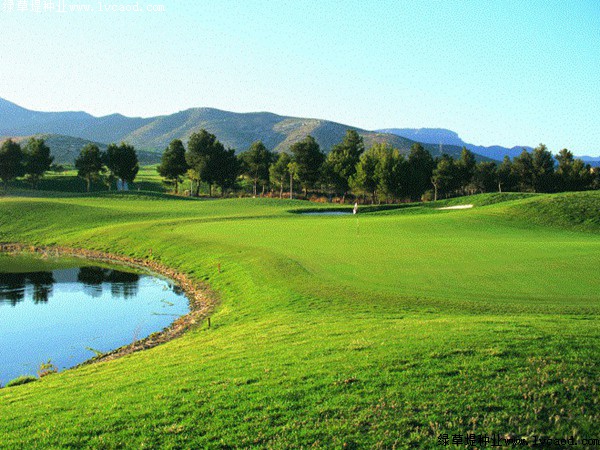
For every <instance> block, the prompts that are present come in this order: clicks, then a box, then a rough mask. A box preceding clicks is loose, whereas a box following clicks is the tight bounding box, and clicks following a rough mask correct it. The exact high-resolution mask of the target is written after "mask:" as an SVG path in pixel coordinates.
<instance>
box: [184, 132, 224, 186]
mask: <svg viewBox="0 0 600 450" xmlns="http://www.w3.org/2000/svg"><path fill="white" fill-rule="evenodd" d="M224 152H225V147H224V146H223V144H221V143H220V142H219V141H218V140H217V137H216V136H215V135H214V134H211V133H209V132H208V131H206V130H205V129H202V130H200V131H199V132H198V133H193V134H192V135H191V136H190V139H189V141H188V148H187V152H186V153H185V160H186V161H187V163H188V165H189V167H190V170H192V171H194V172H195V178H196V179H198V180H200V181H202V182H204V183H206V184H208V191H209V195H210V196H211V197H212V188H213V185H214V184H215V182H216V181H217V176H218V175H217V172H218V165H219V159H220V156H221V154H222V153H224ZM199 191H200V183H198V184H197V187H196V196H197V195H198V194H199Z"/></svg>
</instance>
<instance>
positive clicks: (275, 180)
mask: <svg viewBox="0 0 600 450" xmlns="http://www.w3.org/2000/svg"><path fill="white" fill-rule="evenodd" d="M291 161H292V159H291V158H290V155H288V154H287V153H280V154H279V157H278V158H277V160H276V161H275V163H273V164H272V165H271V167H270V168H269V179H270V181H271V185H272V186H275V187H276V188H278V189H279V198H283V191H284V189H286V188H287V187H288V186H289V184H290V168H289V164H290V162H291Z"/></svg>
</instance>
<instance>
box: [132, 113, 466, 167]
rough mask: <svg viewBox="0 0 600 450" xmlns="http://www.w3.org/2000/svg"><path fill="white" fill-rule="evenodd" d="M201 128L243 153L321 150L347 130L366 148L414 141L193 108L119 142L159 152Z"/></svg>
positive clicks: (405, 146)
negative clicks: (313, 143)
mask: <svg viewBox="0 0 600 450" xmlns="http://www.w3.org/2000/svg"><path fill="white" fill-rule="evenodd" d="M201 128H204V129H206V130H208V131H209V132H210V133H212V134H214V135H216V136H217V138H218V139H219V140H220V141H221V142H223V144H225V146H226V147H231V148H234V149H236V150H238V151H244V150H246V149H247V148H248V147H250V144H252V142H254V141H257V140H262V141H263V143H264V144H265V145H266V146H267V148H270V149H274V150H275V151H278V152H282V151H287V150H288V149H289V147H290V146H291V145H292V144H294V143H295V142H298V141H300V140H302V139H304V138H305V137H306V136H307V135H309V134H310V135H312V136H313V137H314V138H315V139H316V140H317V142H318V143H319V145H320V146H321V148H322V149H323V150H325V151H327V152H328V151H329V150H331V148H332V147H333V146H334V145H336V144H338V143H339V142H341V141H342V139H343V138H344V136H345V134H346V130H348V129H349V128H352V129H355V130H357V131H358V132H359V134H360V135H361V136H363V138H364V140H365V145H366V147H367V148H368V147H371V146H372V145H373V144H375V143H379V142H386V143H389V144H390V145H392V146H394V147H396V148H398V149H400V150H402V151H403V152H405V153H408V151H409V150H410V147H411V145H412V144H414V141H411V140H409V139H406V138H403V137H400V136H395V135H393V134H385V133H376V132H371V131H367V130H361V129H359V128H356V127H352V126H349V125H343V124H339V123H335V122H331V121H327V120H319V119H304V118H294V117H284V116H278V115H276V114H272V113H233V112H228V111H220V110H218V109H211V108H195V109H188V110H186V111H181V112H179V113H176V114H172V115H169V116H162V117H158V118H156V119H154V120H152V121H151V122H150V123H148V124H146V125H145V126H143V127H141V128H139V129H137V130H136V131H134V132H132V133H130V134H127V135H126V136H124V137H123V140H125V141H127V142H131V143H133V144H134V145H135V146H137V147H139V148H145V149H148V150H154V151H161V152H162V151H163V150H164V149H165V148H166V147H167V146H168V145H169V142H171V141H172V140H173V139H181V140H183V141H184V142H187V140H188V138H189V136H190V135H191V134H192V133H194V132H197V131H199V130H200V129H201ZM425 147H426V148H427V149H428V150H429V151H430V152H431V153H432V154H433V155H434V156H435V155H438V154H439V153H440V151H439V147H438V146H437V145H430V144H426V145H425ZM443 151H444V152H445V153H448V154H450V155H453V156H455V157H458V156H459V155H460V151H461V148H460V147H454V146H445V147H444V149H443Z"/></svg>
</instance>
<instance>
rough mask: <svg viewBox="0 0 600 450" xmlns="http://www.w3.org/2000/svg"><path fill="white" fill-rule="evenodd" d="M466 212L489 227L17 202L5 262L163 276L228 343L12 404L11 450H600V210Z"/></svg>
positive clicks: (96, 201)
mask: <svg viewBox="0 0 600 450" xmlns="http://www.w3.org/2000/svg"><path fill="white" fill-rule="evenodd" d="M462 201H463V202H464V203H470V204H474V205H476V206H475V207H474V208H472V209H469V210H456V211H439V210H437V209H435V208H436V207H437V206H442V205H445V203H440V204H439V205H435V204H427V205H424V206H419V205H416V206H413V207H407V208H402V209H397V210H387V211H382V212H374V213H359V216H358V217H353V216H303V215H299V214H291V213H290V212H288V211H290V210H297V209H302V208H312V209H314V208H315V205H314V204H308V203H306V202H300V201H277V200H268V199H233V200H187V199H178V198H170V197H167V196H160V195H157V194H153V195H146V194H145V193H143V192H140V193H135V194H122V193H121V194H117V193H107V194H103V195H96V196H80V197H64V196H61V195H58V194H53V195H52V196H48V197H44V196H40V197H37V198H23V197H4V198H1V199H0V241H3V242H22V243H27V244H38V245H42V244H43V245H64V246H70V247H83V248H88V249H96V250H100V251H105V252H110V253H113V254H118V255H129V256H135V257H140V258H153V259H155V260H156V261H160V262H161V263H162V264H165V265H167V266H169V267H172V268H175V269H177V270H178V271H181V272H183V273H186V274H188V275H189V276H191V277H192V278H194V279H196V280H199V281H202V282H206V283H208V285H209V286H210V287H211V289H212V290H213V291H214V292H215V293H216V294H217V295H218V298H219V303H218V305H217V309H216V312H215V313H214V315H213V317H212V327H211V328H210V329H208V328H207V327H206V324H199V325H198V326H197V327H196V328H195V329H193V330H191V331H189V332H187V333H186V334H185V335H184V336H182V337H180V338H178V339H176V340H174V341H171V342H169V343H167V344H163V345H161V346H158V347H155V348H153V349H151V350H148V351H144V352H139V353H135V354H132V355H129V356H126V357H123V358H121V359H118V360H115V361H111V362H106V363H100V364H95V365H90V366H86V367H82V368H80V369H76V370H70V371H65V372H63V373H60V374H58V375H52V376H49V377H46V378H44V379H43V380H41V381H38V382H35V383H32V384H27V385H23V386H18V387H13V388H6V389H1V390H0V417H2V418H4V419H3V420H1V421H0V436H2V440H1V441H0V447H3V448H17V447H18V448H142V447H148V448H240V447H244V448H248V447H256V448H259V447H260V448H265V447H267V448H300V447H311V446H314V447H319V448H409V447H413V448H414V447H419V448H439V445H438V438H439V437H440V436H441V435H443V434H448V435H449V436H450V439H451V436H452V435H458V434H461V435H466V434H471V433H473V434H479V435H488V436H491V435H492V434H493V433H501V435H502V436H503V437H507V438H510V437H519V438H521V437H523V438H526V439H529V440H530V442H531V440H533V438H534V436H538V437H539V436H545V437H557V438H559V437H560V438H562V437H569V436H574V437H575V438H576V439H582V438H591V437H594V436H596V434H597V424H598V423H599V421H600V408H599V407H598V405H599V404H600V397H599V392H598V389H597V387H598V386H599V385H600V370H599V369H598V367H597V364H595V361H598V359H599V358H600V350H599V349H598V346H597V341H598V339H599V338H600V332H599V327H598V315H599V314H600V297H599V294H598V292H600V278H599V277H598V274H597V269H598V267H599V266H600V235H599V234H598V227H597V221H594V220H591V221H590V222H589V223H587V222H586V224H585V225H584V226H582V223H581V222H582V221H581V220H580V219H579V218H580V217H586V218H590V219H593V217H594V214H593V213H592V212H590V211H592V209H593V208H595V207H596V205H597V204H598V201H600V193H599V192H593V193H578V194H564V195H537V196H523V195H517V196H511V195H507V194H504V195H503V196H497V195H483V196H476V197H471V198H463V199H462ZM317 206H318V205H317ZM540 213H541V214H543V215H544V216H545V218H541V217H540V216H539V214H540ZM549 213H552V214H553V217H560V218H562V219H561V220H559V221H557V220H555V219H552V218H549V217H550V215H549ZM552 214H551V215H552ZM582 214H583V216H581V215H582ZM569 217H572V218H575V220H570V219H569ZM9 218H10V219H9ZM584 221H586V220H584ZM149 249H152V253H150V250H149ZM219 265H220V267H221V270H218V267H219Z"/></svg>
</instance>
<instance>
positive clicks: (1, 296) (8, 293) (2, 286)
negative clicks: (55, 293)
mask: <svg viewBox="0 0 600 450" xmlns="http://www.w3.org/2000/svg"><path fill="white" fill-rule="evenodd" d="M28 284H29V285H31V286H32V287H33V301H34V303H45V302H47V301H48V297H49V296H50V294H51V293H52V285H53V284H54V277H53V276H52V272H31V273H2V274H0V303H10V304H11V305H12V306H15V305H16V304H17V303H19V302H22V301H23V300H25V288H26V287H27V285H28Z"/></svg>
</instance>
